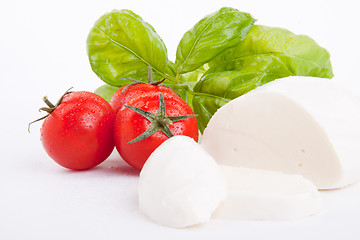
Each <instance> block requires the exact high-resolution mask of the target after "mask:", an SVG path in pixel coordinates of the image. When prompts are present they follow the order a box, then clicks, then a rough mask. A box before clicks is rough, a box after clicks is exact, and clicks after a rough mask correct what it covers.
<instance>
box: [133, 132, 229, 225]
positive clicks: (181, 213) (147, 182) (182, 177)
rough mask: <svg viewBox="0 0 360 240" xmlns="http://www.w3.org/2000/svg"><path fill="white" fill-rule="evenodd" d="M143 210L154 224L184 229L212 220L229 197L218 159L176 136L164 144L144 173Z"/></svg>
mask: <svg viewBox="0 0 360 240" xmlns="http://www.w3.org/2000/svg"><path fill="white" fill-rule="evenodd" d="M138 194H139V207H140V211H141V212H142V213H144V214H145V215H146V216H147V217H148V218H150V219H151V220H153V221H154V222H156V223H158V224H161V225H164V226H168V227H173V228H183V227H187V226H191V225H195V224H199V223H204V222H207V221H209V220H210V218H211V215H212V214H213V212H214V211H215V209H216V208H217V207H218V205H219V204H220V202H222V201H223V200H224V199H225V196H226V180H225V177H224V176H223V175H222V173H221V171H220V170H219V168H218V165H217V164H216V162H215V160H214V159H213V158H212V157H211V156H210V155H209V154H208V153H207V152H205V151H204V149H202V148H201V146H200V145H199V144H198V143H196V142H195V141H194V140H193V139H191V138H189V137H186V136H174V137H171V138H170V139H168V140H167V141H165V142H164V143H163V144H161V145H160V146H159V147H158V148H157V149H156V150H155V151H154V152H153V153H152V154H151V155H150V157H149V159H148V160H147V161H146V163H145V165H144V167H143V168H142V170H141V173H140V178H139V186H138Z"/></svg>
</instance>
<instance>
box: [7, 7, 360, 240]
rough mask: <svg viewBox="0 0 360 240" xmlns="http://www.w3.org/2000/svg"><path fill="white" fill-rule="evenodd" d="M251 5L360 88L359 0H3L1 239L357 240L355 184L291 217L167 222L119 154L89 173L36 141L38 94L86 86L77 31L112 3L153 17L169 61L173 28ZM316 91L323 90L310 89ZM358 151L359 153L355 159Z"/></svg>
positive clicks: (81, 34) (177, 32) (358, 192)
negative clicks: (145, 206)
mask: <svg viewBox="0 0 360 240" xmlns="http://www.w3.org/2000/svg"><path fill="white" fill-rule="evenodd" d="M223 6H229V7H234V8H237V9H239V10H240V11H245V12H249V13H251V14H252V15H253V17H255V18H256V19H258V22H257V23H258V24H263V25H269V26H277V27H284V28H287V29H289V30H291V31H293V32H295V33H297V34H306V35H309V36H311V37H312V38H313V39H315V40H316V41H317V42H318V43H319V44H320V45H322V46H323V47H325V48H327V49H328V51H329V52H330V53H331V56H332V57H331V60H332V64H333V68H334V73H335V75H336V81H338V82H340V83H341V84H343V85H344V87H346V88H349V89H352V90H353V91H354V92H355V93H356V94H359V95H360V77H359V75H358V72H359V69H360V66H359V65H360V60H359V56H360V34H359V31H360V28H359V24H360V14H359V10H360V7H359V5H358V3H357V1H355V0H353V1H348V0H342V1H331V0H329V1H315V0H312V1H308V0H301V1H300V0H298V1H277V0H272V1H256V0H247V1H241V0H238V1H210V0H208V1H195V0H190V1H187V0H186V1H184V0H182V1H155V0H152V1H138V0H130V1H122V0H117V1H105V0H103V1H99V0H97V1H90V0H89V1H75V0H72V1H70V0H62V1H37V0H33V1H16V0H14V1H3V0H2V1H1V2H0V79H1V85H0V86H1V93H0V103H1V124H0V140H1V143H0V144H1V145H0V146H1V147H0V148H1V154H0V159H1V165H0V239H4V240H8V239H27V240H30V239H87V240H91V239H103V240H106V239H143V238H150V237H151V239H155V238H157V239H185V238H186V239H277V240H278V239H292V240H293V239H327V240H329V239H359V238H360V222H359V216H360V183H356V184H353V185H351V186H349V187H347V188H345V189H342V190H337V191H323V192H321V197H322V199H323V205H324V209H323V212H322V213H321V214H319V215H317V216H313V217H309V218H305V219H301V220H296V221H280V222H278V221H274V222H272V221H225V220H213V221H211V222H210V223H209V224H206V225H203V226H199V227H193V228H189V229H182V230H175V229H169V228H165V227H161V226H158V225H155V224H153V223H152V222H150V221H149V220H147V219H146V218H145V217H144V216H143V215H141V213H139V211H138V209H137V191H136V187H137V180H138V178H137V175H138V172H137V171H135V170H132V169H131V168H130V167H128V166H127V165H126V164H125V163H123V162H122V161H121V160H120V159H119V157H118V156H117V155H116V154H113V155H112V156H111V157H110V158H109V159H108V160H107V161H105V162H104V163H103V164H101V165H100V166H98V167H96V168H94V169H93V170H90V171H84V172H73V171H68V170H65V169H63V168H61V167H59V166H58V165H56V164H55V163H54V162H53V161H52V160H51V159H50V158H49V157H48V156H47V155H46V153H45V152H44V151H43V149H42V146H41V143H40V140H39V128H40V125H41V124H40V123H37V124H34V125H33V126H32V129H31V130H32V131H31V134H29V133H28V132H27V123H28V122H30V121H32V120H34V119H36V118H38V117H40V116H41V114H40V113H39V112H38V111H37V109H38V108H39V107H41V106H42V105H43V103H42V101H41V98H42V96H43V95H48V96H49V98H50V99H51V100H53V101H54V102H55V101H56V100H57V98H58V97H59V96H60V95H61V94H62V93H63V92H64V91H65V90H66V89H68V88H69V87H74V88H75V90H89V91H93V90H94V89H96V88H97V87H98V86H100V85H102V81H101V80H100V79H98V78H97V76H96V75H95V74H94V73H93V72H92V70H91V68H90V65H89V62H88V59H87V53H86V38H87V34H88V32H89V30H90V28H91V27H92V25H93V23H94V22H95V21H96V19H97V18H99V17H100V16H101V15H102V14H104V13H106V12H109V11H111V10H112V9H131V10H133V11H134V12H135V13H137V14H139V15H140V16H142V18H143V19H144V20H145V21H147V22H149V23H150V24H152V25H153V26H154V27H155V29H156V31H157V32H158V34H159V35H160V36H161V37H162V39H163V40H164V42H165V44H166V45H167V48H168V55H169V59H170V60H175V52H176V47H177V44H178V42H179V40H180V39H181V37H182V35H183V34H184V33H185V32H186V31H187V30H188V29H190V28H191V27H192V26H193V25H194V24H195V23H196V22H197V21H198V20H200V19H201V18H202V17H204V16H205V15H207V14H210V13H212V12H214V11H216V10H218V9H219V8H220V7H223ZM319 96H321V93H319ZM359 161H360V159H359Z"/></svg>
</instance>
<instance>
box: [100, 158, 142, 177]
mask: <svg viewBox="0 0 360 240" xmlns="http://www.w3.org/2000/svg"><path fill="white" fill-rule="evenodd" d="M93 171H102V172H106V173H109V174H116V175H127V176H134V177H138V176H139V174H140V170H138V169H135V168H133V167H131V166H130V165H128V164H127V163H126V162H125V161H124V160H122V159H121V158H120V157H119V158H113V157H109V158H108V159H107V160H105V161H104V162H103V163H101V164H100V165H99V166H97V167H95V168H94V169H93Z"/></svg>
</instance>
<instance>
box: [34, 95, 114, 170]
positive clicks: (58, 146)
mask: <svg viewBox="0 0 360 240" xmlns="http://www.w3.org/2000/svg"><path fill="white" fill-rule="evenodd" d="M48 105H49V104H48ZM49 107H51V104H50V105H49ZM43 109H48V110H49V109H51V111H50V114H49V116H48V117H46V119H45V121H44V122H43V125H42V127H41V141H42V144H43V146H44V148H45V151H46V152H47V153H48V155H49V156H50V157H51V158H52V159H53V160H54V161H55V162H57V163H58V164H59V165H61V166H63V167H65V168H69V169H73V170H85V169H89V168H92V167H94V166H96V165H98V164H100V163H101V162H103V161H104V160H105V159H106V158H107V157H108V156H109V155H110V154H111V152H112V150H113V149H114V140H113V125H114V120H115V112H114V110H113V109H112V107H111V106H110V104H109V103H108V102H107V101H106V100H105V99H103V98H102V97H100V96H98V95H97V94H94V93H91V92H84V91H82V92H72V93H68V94H66V95H64V97H63V98H62V100H61V101H59V103H58V105H57V106H53V108H43ZM48 112H49V111H48Z"/></svg>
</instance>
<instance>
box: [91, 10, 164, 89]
mask: <svg viewBox="0 0 360 240" xmlns="http://www.w3.org/2000/svg"><path fill="white" fill-rule="evenodd" d="M87 50H88V56H89V61H90V65H91V68H92V70H93V71H94V72H95V73H96V74H97V75H98V76H99V77H100V78H101V79H102V80H103V81H105V82H106V83H108V84H110V85H113V86H121V85H123V84H126V83H128V82H129V81H128V79H125V78H133V79H136V80H143V81H146V80H147V76H148V72H147V66H151V67H152V68H153V70H154V79H161V78H163V77H165V76H166V75H167V74H166V72H167V71H168V66H167V63H168V57H167V50H166V47H165V44H164V42H163V41H162V40H161V38H160V37H159V35H158V34H157V33H156V32H155V30H154V28H153V27H152V26H151V25H150V24H148V23H147V22H145V21H144V20H143V19H142V18H141V17H140V16H138V15H136V14H135V13H133V12H132V11H130V10H113V11H112V12H110V13H107V14H105V15H103V16H102V17H101V18H100V19H99V20H98V21H97V22H96V23H95V25H94V27H93V28H92V29H91V31H90V33H89V35H88V38H87Z"/></svg>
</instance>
